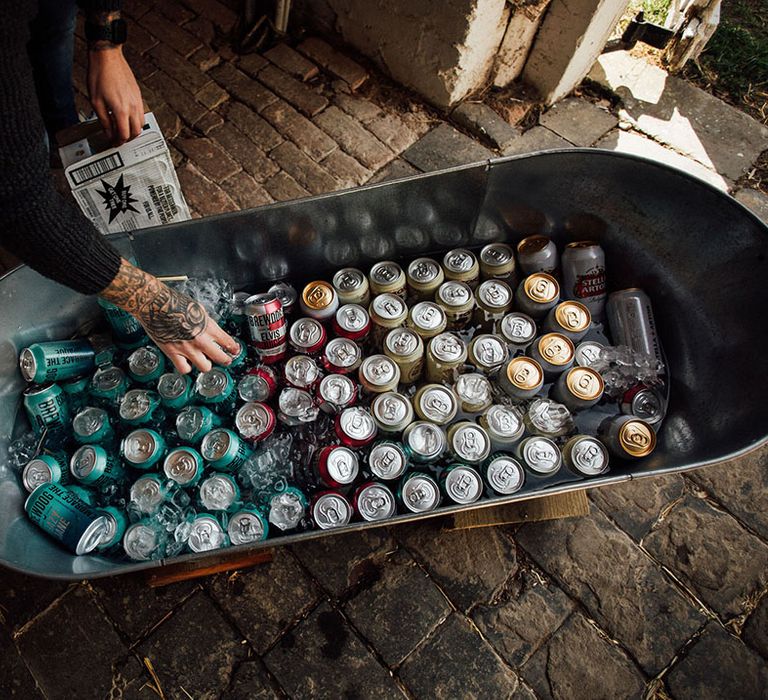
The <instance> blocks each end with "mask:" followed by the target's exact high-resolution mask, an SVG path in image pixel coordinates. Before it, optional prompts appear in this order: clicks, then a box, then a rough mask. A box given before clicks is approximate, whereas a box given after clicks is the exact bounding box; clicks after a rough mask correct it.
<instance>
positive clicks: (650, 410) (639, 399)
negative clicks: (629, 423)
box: [621, 384, 666, 425]
mask: <svg viewBox="0 0 768 700" xmlns="http://www.w3.org/2000/svg"><path fill="white" fill-rule="evenodd" d="M621 412H622V413H624V414H626V415H630V416H634V417H635V418H639V419H640V420H644V421H645V422H646V423H648V425H656V424H657V423H660V422H661V420H662V419H663V418H664V414H665V413H666V406H665V401H664V397H663V396H662V395H661V394H660V393H659V392H658V391H657V390H656V389H652V388H650V387H647V386H645V385H644V384H638V385H637V386H635V387H632V388H631V389H630V390H629V391H627V392H625V394H624V396H623V397H622V399H621Z"/></svg>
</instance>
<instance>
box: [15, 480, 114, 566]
mask: <svg viewBox="0 0 768 700" xmlns="http://www.w3.org/2000/svg"><path fill="white" fill-rule="evenodd" d="M24 510H25V511H26V513H27V515H28V516H29V519H30V520H31V521H32V522H33V523H35V525H37V526H38V527H40V528H41V529H42V530H43V531H44V532H46V533H47V534H49V535H50V536H51V537H53V538H54V539H56V540H58V541H59V542H61V543H62V544H63V545H64V546H65V547H66V548H67V549H68V550H69V551H70V552H74V553H75V554H78V555H79V554H88V553H89V552H92V551H93V550H94V549H96V547H98V545H99V543H100V542H101V539H102V537H103V535H104V532H105V530H106V528H107V523H106V519H105V517H104V515H103V514H101V513H99V512H98V511H97V510H96V509H95V508H93V507H91V506H90V505H88V504H87V503H86V502H85V501H83V500H81V499H80V498H78V497H77V496H76V495H75V494H74V493H72V492H71V491H70V490H68V489H67V488H65V487H64V486H62V485H61V484H57V483H55V482H49V483H46V484H40V486H38V487H37V488H36V489H35V490H34V491H33V492H32V493H31V494H29V496H28V497H27V500H26V501H25V503H24Z"/></svg>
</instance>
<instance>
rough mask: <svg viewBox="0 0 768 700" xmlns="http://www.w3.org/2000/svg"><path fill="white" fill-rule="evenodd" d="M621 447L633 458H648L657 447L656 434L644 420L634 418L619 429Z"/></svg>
mask: <svg viewBox="0 0 768 700" xmlns="http://www.w3.org/2000/svg"><path fill="white" fill-rule="evenodd" d="M619 445H621V448H622V449H623V450H624V451H625V452H626V453H627V454H628V455H630V456H631V457H647V456H648V455H649V454H651V452H653V450H654V448H655V447H656V433H654V432H653V428H651V426H650V425H648V423H646V422H645V421H644V420H640V419H639V418H633V419H631V420H628V421H627V422H626V423H624V424H623V425H622V426H621V427H620V428H619Z"/></svg>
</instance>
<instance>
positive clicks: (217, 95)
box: [195, 80, 229, 109]
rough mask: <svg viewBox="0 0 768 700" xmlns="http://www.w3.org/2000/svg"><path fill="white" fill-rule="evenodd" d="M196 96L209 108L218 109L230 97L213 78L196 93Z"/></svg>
mask: <svg viewBox="0 0 768 700" xmlns="http://www.w3.org/2000/svg"><path fill="white" fill-rule="evenodd" d="M195 97H196V98H197V100H198V101H199V102H202V103H203V104H204V105H205V106H206V107H208V109H216V108H217V107H218V106H219V105H220V104H223V103H224V102H226V101H227V100H228V99H229V93H227V91H226V90H223V89H222V88H221V87H219V86H218V85H217V84H216V83H214V82H213V81H212V80H210V81H208V83H207V84H206V85H205V86H204V87H202V88H201V89H200V90H198V91H197V92H196V93H195Z"/></svg>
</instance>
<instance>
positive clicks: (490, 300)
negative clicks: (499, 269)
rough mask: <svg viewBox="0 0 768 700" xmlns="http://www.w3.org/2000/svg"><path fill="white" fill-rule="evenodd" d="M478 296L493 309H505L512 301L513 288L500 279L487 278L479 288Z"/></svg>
mask: <svg viewBox="0 0 768 700" xmlns="http://www.w3.org/2000/svg"><path fill="white" fill-rule="evenodd" d="M477 298H478V299H479V300H480V301H481V302H482V303H483V304H485V305H486V306H487V307H489V308H491V309H503V308H506V307H508V306H509V305H510V303H511V302H512V290H511V289H510V288H509V285H508V284H506V283H505V282H501V281H500V280H486V281H485V282H483V283H482V284H481V285H480V286H479V287H478V288H477Z"/></svg>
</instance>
